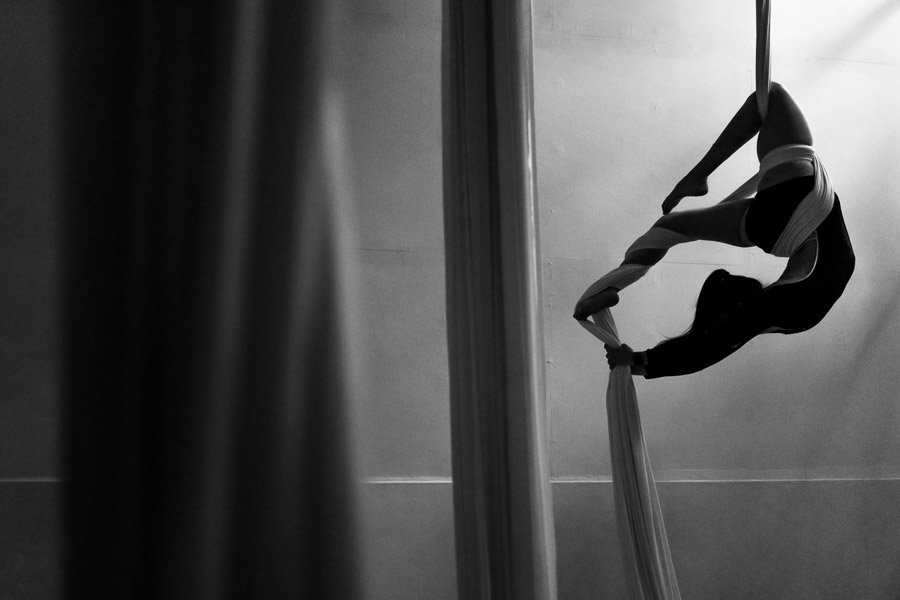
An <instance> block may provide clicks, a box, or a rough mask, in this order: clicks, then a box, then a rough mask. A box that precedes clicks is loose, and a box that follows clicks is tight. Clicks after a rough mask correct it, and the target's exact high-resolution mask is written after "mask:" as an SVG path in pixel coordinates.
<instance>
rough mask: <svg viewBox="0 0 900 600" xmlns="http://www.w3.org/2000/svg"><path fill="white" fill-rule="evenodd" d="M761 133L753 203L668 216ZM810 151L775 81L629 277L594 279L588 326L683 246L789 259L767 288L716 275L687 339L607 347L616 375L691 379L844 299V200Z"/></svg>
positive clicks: (667, 204) (580, 308) (692, 175)
mask: <svg viewBox="0 0 900 600" xmlns="http://www.w3.org/2000/svg"><path fill="white" fill-rule="evenodd" d="M757 133H759V139H758V141H757V155H758V156H759V158H760V164H761V167H760V176H759V180H758V183H757V189H758V192H757V194H756V196H755V197H752V198H743V199H736V200H729V201H724V202H721V203H719V204H717V205H715V206H712V207H709V208H701V209H694V210H685V211H680V212H674V213H673V212H671V211H672V209H673V208H675V207H676V206H677V205H678V203H679V202H680V201H681V199H682V198H684V197H686V196H703V195H705V194H706V193H707V191H708V188H707V178H708V177H709V175H710V174H711V173H712V172H713V171H715V169H717V168H718V167H719V165H721V164H722V163H723V162H724V161H725V160H726V159H727V158H728V157H730V156H731V155H732V154H733V153H734V152H735V151H736V150H737V149H738V148H740V147H741V146H743V145H744V144H745V143H747V142H748V141H750V139H752V138H753V136H754V135H756V134H757ZM811 145H812V134H811V133H810V130H809V126H808V125H807V122H806V119H805V118H804V116H803V113H802V112H801V111H800V108H799V107H798V106H797V104H796V102H795V101H794V99H793V98H792V97H791V96H790V94H788V93H787V91H786V90H785V89H784V88H783V87H781V86H780V85H779V84H777V83H774V82H773V83H772V84H771V87H770V88H769V96H768V110H767V112H766V116H765V117H761V116H760V114H759V111H758V110H757V100H756V98H755V97H754V96H753V95H751V96H750V97H749V98H747V101H746V102H745V103H744V105H743V106H742V107H741V108H740V110H738V112H737V114H735V116H734V118H732V120H731V122H730V123H728V125H727V126H726V128H725V130H724V131H723V132H722V134H721V135H720V136H719V138H718V139H717V140H716V141H715V143H714V144H713V146H712V147H711V148H710V150H709V152H707V153H706V155H705V156H704V157H703V158H702V159H701V160H700V162H699V163H698V164H697V166H695V167H694V168H693V169H692V170H691V171H690V172H689V173H688V174H687V175H686V176H685V177H684V178H683V179H682V180H681V181H680V182H678V184H677V185H676V186H675V188H674V189H673V190H672V193H670V194H669V195H668V197H666V199H665V201H663V204H662V210H663V217H662V218H660V219H659V220H658V221H657V222H656V223H655V225H654V227H653V228H652V229H651V230H650V232H648V233H647V234H645V236H643V237H642V238H641V239H639V240H638V241H637V242H635V244H634V245H633V246H632V247H631V248H630V249H629V251H628V252H627V253H626V258H625V262H623V264H622V266H621V267H619V270H621V271H622V272H623V273H626V275H625V276H620V277H619V279H616V278H615V277H613V278H612V279H611V280H610V281H611V282H613V283H611V284H609V285H608V286H607V285H606V284H604V283H603V282H605V281H606V278H604V279H601V280H600V281H598V282H597V284H595V286H598V285H599V287H598V288H597V289H595V286H592V288H591V289H589V290H588V292H586V293H585V296H584V297H582V299H581V300H580V301H579V302H578V305H577V306H576V308H575V315H574V317H575V318H576V319H579V320H586V319H587V318H588V317H590V316H591V315H593V314H595V313H598V312H600V311H601V310H603V309H605V308H608V307H611V306H614V305H615V304H616V303H618V301H619V297H618V291H619V289H621V287H622V286H621V285H618V286H617V285H615V282H616V281H619V280H623V281H624V285H628V284H629V283H631V282H632V281H633V280H635V279H636V278H637V277H640V276H641V275H642V274H643V272H646V269H647V268H649V266H650V265H653V264H655V263H657V262H659V261H660V260H661V259H662V257H663V256H664V255H665V254H666V251H667V249H668V248H669V247H671V246H673V245H675V244H678V243H683V242H686V241H693V240H710V241H716V242H723V243H726V244H730V245H732V246H739V247H750V246H758V247H759V248H762V249H763V250H764V251H766V252H768V253H770V254H774V255H776V256H785V257H788V258H789V259H788V264H787V268H786V270H785V272H784V274H783V275H782V276H781V278H780V279H779V280H778V281H776V282H775V283H773V284H772V285H769V286H767V287H763V285H762V284H761V283H760V282H759V281H757V280H755V279H751V278H748V277H741V276H737V275H731V274H730V273H728V272H727V271H725V270H723V269H719V270H717V271H714V272H713V273H712V274H711V275H710V276H709V277H708V278H707V279H706V281H705V282H704V284H703V287H702V289H701V290H700V296H699V298H698V300H697V309H696V314H695V317H694V322H693V324H692V326H691V328H690V330H689V331H688V332H687V333H685V334H684V335H682V336H680V337H677V338H674V339H670V340H667V341H664V342H662V343H661V344H659V345H658V346H656V347H655V348H651V349H649V350H647V351H645V352H634V351H633V350H632V349H631V348H629V347H628V346H621V347H619V348H612V347H610V346H606V349H607V361H608V363H609V366H610V368H612V367H615V366H617V365H631V366H632V373H634V374H636V375H643V376H644V377H647V378H653V377H666V376H672V375H685V374H688V373H694V372H697V371H700V370H702V369H705V368H706V367H708V366H710V365H713V364H715V363H717V362H719V361H720V360H722V359H723V358H725V357H726V356H728V355H730V354H731V353H732V352H734V351H735V350H737V349H738V348H740V347H741V346H743V345H744V344H745V343H746V342H748V341H749V340H751V339H752V338H753V337H755V336H757V335H759V334H761V333H784V334H790V333H797V332H800V331H805V330H807V329H810V328H811V327H813V326H815V325H816V324H817V323H818V322H819V321H821V320H822V318H823V317H824V316H825V315H826V314H827V313H828V311H829V310H830V309H831V307H832V306H833V305H834V303H835V302H836V301H837V299H838V298H839V297H840V296H841V294H842V293H843V291H844V288H845V287H846V285H847V282H848V281H849V279H850V276H851V274H852V273H853V268H854V265H855V262H856V258H855V256H854V254H853V248H852V247H851V245H850V238H849V236H848V234H847V228H846V226H845V225H844V219H843V215H842V214H841V206H840V201H839V200H838V198H837V196H836V195H835V194H834V192H833V190H832V189H831V185H830V182H829V181H828V177H827V173H825V171H824V169H823V168H822V167H821V163H819V162H818V158H816V156H815V153H814V152H813V150H812V148H811ZM660 240H661V241H660ZM637 272H639V274H638V275H636V276H632V275H631V273H637ZM613 273H615V271H614V272H613ZM613 273H611V274H610V275H613Z"/></svg>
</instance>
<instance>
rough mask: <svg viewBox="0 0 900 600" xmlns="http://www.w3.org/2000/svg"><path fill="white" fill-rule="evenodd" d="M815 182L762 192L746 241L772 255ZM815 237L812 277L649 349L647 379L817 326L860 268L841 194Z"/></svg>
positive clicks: (788, 184)
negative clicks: (762, 337) (757, 340)
mask: <svg viewBox="0 0 900 600" xmlns="http://www.w3.org/2000/svg"><path fill="white" fill-rule="evenodd" d="M813 183H814V178H813V177H811V176H810V177H800V178H798V179H792V180H789V181H786V182H783V183H780V184H777V185H774V186H772V187H770V188H767V189H765V190H762V191H760V192H759V193H758V194H757V196H756V198H755V200H754V202H753V203H751V205H750V208H749V209H748V211H747V215H746V220H745V225H746V232H747V237H749V238H750V240H751V241H752V242H753V243H754V244H756V245H757V246H759V247H760V248H762V249H763V250H765V251H767V252H771V250H772V247H773V245H774V244H775V240H777V239H778V236H779V235H780V234H781V231H782V230H783V229H784V226H785V224H786V223H787V222H788V219H790V217H791V215H792V214H793V212H794V209H796V207H797V205H798V204H799V203H800V202H801V201H802V200H803V198H804V197H805V196H806V194H807V193H808V192H809V191H810V190H811V189H812V186H813ZM816 237H817V242H818V256H817V259H816V265H815V267H814V269H813V271H812V273H811V274H810V275H809V276H808V277H806V278H805V279H803V280H801V281H798V282H796V283H789V284H782V285H777V286H770V287H768V288H766V289H765V290H764V291H763V292H762V294H760V296H759V297H758V298H757V299H756V300H754V301H752V302H750V303H748V304H747V306H745V307H743V308H742V309H740V310H738V311H737V312H736V313H734V315H733V316H732V318H730V319H728V321H727V322H725V323H723V324H722V325H721V326H720V327H717V328H715V329H712V330H707V331H691V332H689V333H687V334H685V335H683V336H680V337H677V338H674V339H671V340H667V341H665V342H663V343H661V344H660V345H658V346H657V347H655V348H652V349H650V350H648V351H647V375H646V377H647V378H654V377H667V376H672V375H686V374H688V373H695V372H697V371H700V370H701V369H704V368H706V367H708V366H710V365H712V364H715V363H717V362H719V361H720V360H722V359H723V358H725V357H726V356H728V355H730V354H731V353H732V352H734V351H735V350H737V349H738V348H740V347H741V346H743V345H744V344H745V343H747V342H748V341H749V340H751V339H752V338H753V337H755V336H757V335H759V334H761V333H765V332H767V331H773V332H777V333H785V334H789V333H797V332H800V331H806V330H807V329H810V328H811V327H813V326H815V325H816V324H817V323H819V321H821V320H822V319H823V318H824V317H825V315H826V314H827V313H828V311H829V310H830V309H831V307H832V306H834V303H835V302H837V299H838V298H839V297H840V296H841V294H842V293H843V291H844V288H845V287H846V285H847V282H848V281H849V280H850V276H851V275H852V273H853V268H854V265H855V263H856V258H855V256H854V254H853V248H852V246H851V245H850V237H849V235H848V234H847V228H846V226H845V224H844V217H843V214H842V213H841V205H840V201H839V200H838V198H837V195H835V200H834V207H833V208H832V210H831V212H830V213H829V215H828V217H826V218H825V220H824V221H823V222H822V224H821V225H819V227H818V228H817V229H816Z"/></svg>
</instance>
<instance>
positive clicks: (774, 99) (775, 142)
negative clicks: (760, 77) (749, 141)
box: [756, 81, 813, 159]
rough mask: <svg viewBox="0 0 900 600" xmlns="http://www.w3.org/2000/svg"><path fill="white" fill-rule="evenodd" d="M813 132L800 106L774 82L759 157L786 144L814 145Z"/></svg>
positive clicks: (770, 92)
mask: <svg viewBox="0 0 900 600" xmlns="http://www.w3.org/2000/svg"><path fill="white" fill-rule="evenodd" d="M812 143H813V139H812V132H811V131H810V130H809V124H808V123H807V122H806V117H804V116H803V112H802V111H801V110H800V107H799V106H798V105H797V103H796V102H795V101H794V99H793V98H792V97H791V95H790V94H789V93H788V91H787V90H786V89H784V87H782V86H781V84H778V83H775V82H774V81H773V82H772V85H771V87H770V88H769V110H768V113H767V114H766V120H765V122H764V123H763V124H762V127H761V129H760V131H759V140H758V141H757V148H756V150H757V153H758V155H759V158H760V159H762V157H763V156H765V155H766V154H768V153H769V151H771V150H774V149H775V148H777V147H779V146H784V145H785V144H804V145H806V146H812Z"/></svg>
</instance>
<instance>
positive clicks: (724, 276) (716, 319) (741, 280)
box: [691, 269, 762, 332]
mask: <svg viewBox="0 0 900 600" xmlns="http://www.w3.org/2000/svg"><path fill="white" fill-rule="evenodd" d="M761 293H762V284H761V283H760V282H759V281H757V280H756V279H753V278H750V277H742V276H740V275H732V274H731V273H729V272H728V271H726V270H725V269H717V270H715V271H713V272H712V273H710V275H709V277H707V278H706V281H705V282H703V287H702V288H701V289H700V297H699V298H698V299H697V312H696V313H695V315H694V323H693V325H691V331H693V332H709V331H713V330H715V329H718V328H719V327H727V326H728V324H729V321H730V320H731V319H733V318H735V317H737V316H738V315H739V313H740V312H741V311H742V310H743V309H744V308H745V307H746V306H747V304H748V303H750V302H752V301H753V300H754V299H755V298H757V297H759V295H760V294H761Z"/></svg>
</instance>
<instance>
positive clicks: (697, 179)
mask: <svg viewBox="0 0 900 600" xmlns="http://www.w3.org/2000/svg"><path fill="white" fill-rule="evenodd" d="M761 126H762V117H760V116H759V109H758V108H757V106H756V95H755V94H751V95H750V96H748V97H747V100H746V101H745V102H744V104H743V105H742V106H741V108H740V109H739V110H738V111H737V113H735V115H734V117H732V119H731V121H730V122H729V123H728V125H726V126H725V129H724V130H723V131H722V133H721V134H719V137H718V138H717V139H716V141H715V142H714V143H713V145H712V147H711V148H710V149H709V151H708V152H707V153H706V154H705V155H703V158H701V159H700V162H698V163H697V165H696V166H694V168H693V169H691V170H690V171H689V172H688V174H687V175H685V176H684V178H682V180H681V181H679V182H678V183H677V184H676V185H675V188H674V189H673V190H672V192H671V193H670V194H669V195H668V196H667V197H666V199H665V200H664V201H663V204H662V210H663V214H668V213H669V212H670V211H671V210H672V209H673V208H675V207H676V206H677V205H678V203H679V202H681V199H682V198H684V197H686V196H703V195H705V194H706V193H707V192H708V191H709V187H708V185H707V182H706V181H707V179H708V178H709V176H710V175H711V174H712V173H713V171H715V170H716V169H718V168H719V166H720V165H721V164H722V163H724V162H725V161H726V160H728V158H729V157H730V156H731V155H732V154H734V153H735V152H736V151H737V150H738V148H740V147H741V146H743V145H744V144H746V143H747V142H749V141H750V140H751V139H753V136H755V135H756V134H757V133H758V132H759V129H760V127H761Z"/></svg>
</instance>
